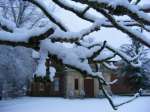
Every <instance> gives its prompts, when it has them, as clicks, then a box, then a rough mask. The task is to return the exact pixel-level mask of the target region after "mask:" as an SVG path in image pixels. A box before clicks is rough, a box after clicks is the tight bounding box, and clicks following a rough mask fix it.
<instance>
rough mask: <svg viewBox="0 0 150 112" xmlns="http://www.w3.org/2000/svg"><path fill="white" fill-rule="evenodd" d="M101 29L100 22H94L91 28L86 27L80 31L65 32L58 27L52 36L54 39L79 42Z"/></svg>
mask: <svg viewBox="0 0 150 112" xmlns="http://www.w3.org/2000/svg"><path fill="white" fill-rule="evenodd" d="M99 29H100V26H99V24H97V23H93V25H91V26H90V27H89V28H85V29H83V30H81V31H79V32H70V31H67V32H64V31H62V30H61V29H59V28H57V29H56V30H55V32H54V34H53V35H51V36H50V39H51V40H52V41H65V42H77V41H79V40H82V39H83V37H85V36H87V35H89V34H90V33H92V32H94V31H97V30H99Z"/></svg>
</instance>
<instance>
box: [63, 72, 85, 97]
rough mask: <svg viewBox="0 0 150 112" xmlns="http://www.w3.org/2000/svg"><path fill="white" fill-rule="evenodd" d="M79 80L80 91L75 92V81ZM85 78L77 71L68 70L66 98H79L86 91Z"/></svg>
mask: <svg viewBox="0 0 150 112" xmlns="http://www.w3.org/2000/svg"><path fill="white" fill-rule="evenodd" d="M75 79H78V82H79V83H78V85H79V89H78V90H75V88H74V87H75V85H74V80H75ZM83 80H84V78H83V76H82V75H81V74H80V73H79V72H77V71H75V70H68V71H67V73H66V97H79V96H80V92H81V91H82V90H84V84H83V82H84V81H83Z"/></svg>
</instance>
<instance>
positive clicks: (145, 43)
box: [98, 9, 150, 47]
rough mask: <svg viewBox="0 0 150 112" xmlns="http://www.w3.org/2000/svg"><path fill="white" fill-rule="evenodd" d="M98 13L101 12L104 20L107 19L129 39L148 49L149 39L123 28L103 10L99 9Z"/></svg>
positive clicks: (137, 32)
mask: <svg viewBox="0 0 150 112" xmlns="http://www.w3.org/2000/svg"><path fill="white" fill-rule="evenodd" d="M98 11H99V12H101V13H102V14H103V15H104V16H105V17H106V18H108V19H109V21H110V22H111V23H112V24H113V25H114V26H115V27H116V28H117V29H118V30H120V31H122V32H123V33H126V34H127V35H129V37H130V38H133V39H135V40H137V41H140V42H141V43H143V44H144V45H146V46H148V47H150V38H147V37H146V36H145V35H144V34H142V33H141V32H139V31H137V30H134V29H131V28H129V27H127V26H124V25H123V24H120V23H118V22H117V21H116V20H115V18H114V17H113V16H112V15H110V14H109V13H108V12H107V11H105V10H103V9H99V10H98Z"/></svg>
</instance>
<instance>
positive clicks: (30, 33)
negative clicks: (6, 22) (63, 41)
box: [0, 25, 55, 48]
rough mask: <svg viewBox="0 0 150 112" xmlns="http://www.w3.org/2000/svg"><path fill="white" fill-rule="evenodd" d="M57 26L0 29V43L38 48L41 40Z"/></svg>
mask: <svg viewBox="0 0 150 112" xmlns="http://www.w3.org/2000/svg"><path fill="white" fill-rule="evenodd" d="M54 30H55V27H51V26H49V25H48V26H47V27H43V28H40V27H39V28H33V29H16V30H15V31H14V32H12V33H11V32H6V31H0V44H3V45H10V46H25V47H31V48H38V47H39V46H38V45H39V43H40V40H43V39H45V38H47V37H48V36H49V35H51V34H52V33H53V32H54Z"/></svg>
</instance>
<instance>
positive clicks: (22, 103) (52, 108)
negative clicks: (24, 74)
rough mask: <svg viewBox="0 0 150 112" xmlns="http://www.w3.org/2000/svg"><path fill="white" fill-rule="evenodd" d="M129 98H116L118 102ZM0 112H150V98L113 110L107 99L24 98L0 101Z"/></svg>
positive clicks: (140, 99) (143, 98) (139, 99)
mask: <svg viewBox="0 0 150 112" xmlns="http://www.w3.org/2000/svg"><path fill="white" fill-rule="evenodd" d="M128 98H129V97H115V98H114V100H115V101H116V102H121V101H125V100H127V99H128ZM0 112H150V97H140V98H138V99H136V100H135V101H133V102H131V103H129V104H126V105H124V106H121V107H120V108H119V109H118V110H117V111H114V110H112V108H111V106H110V105H109V103H108V102H107V100H106V99H83V100H80V99H72V100H69V99H63V98H39V97H34V98H33V97H23V98H18V99H13V100H7V101H0Z"/></svg>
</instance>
